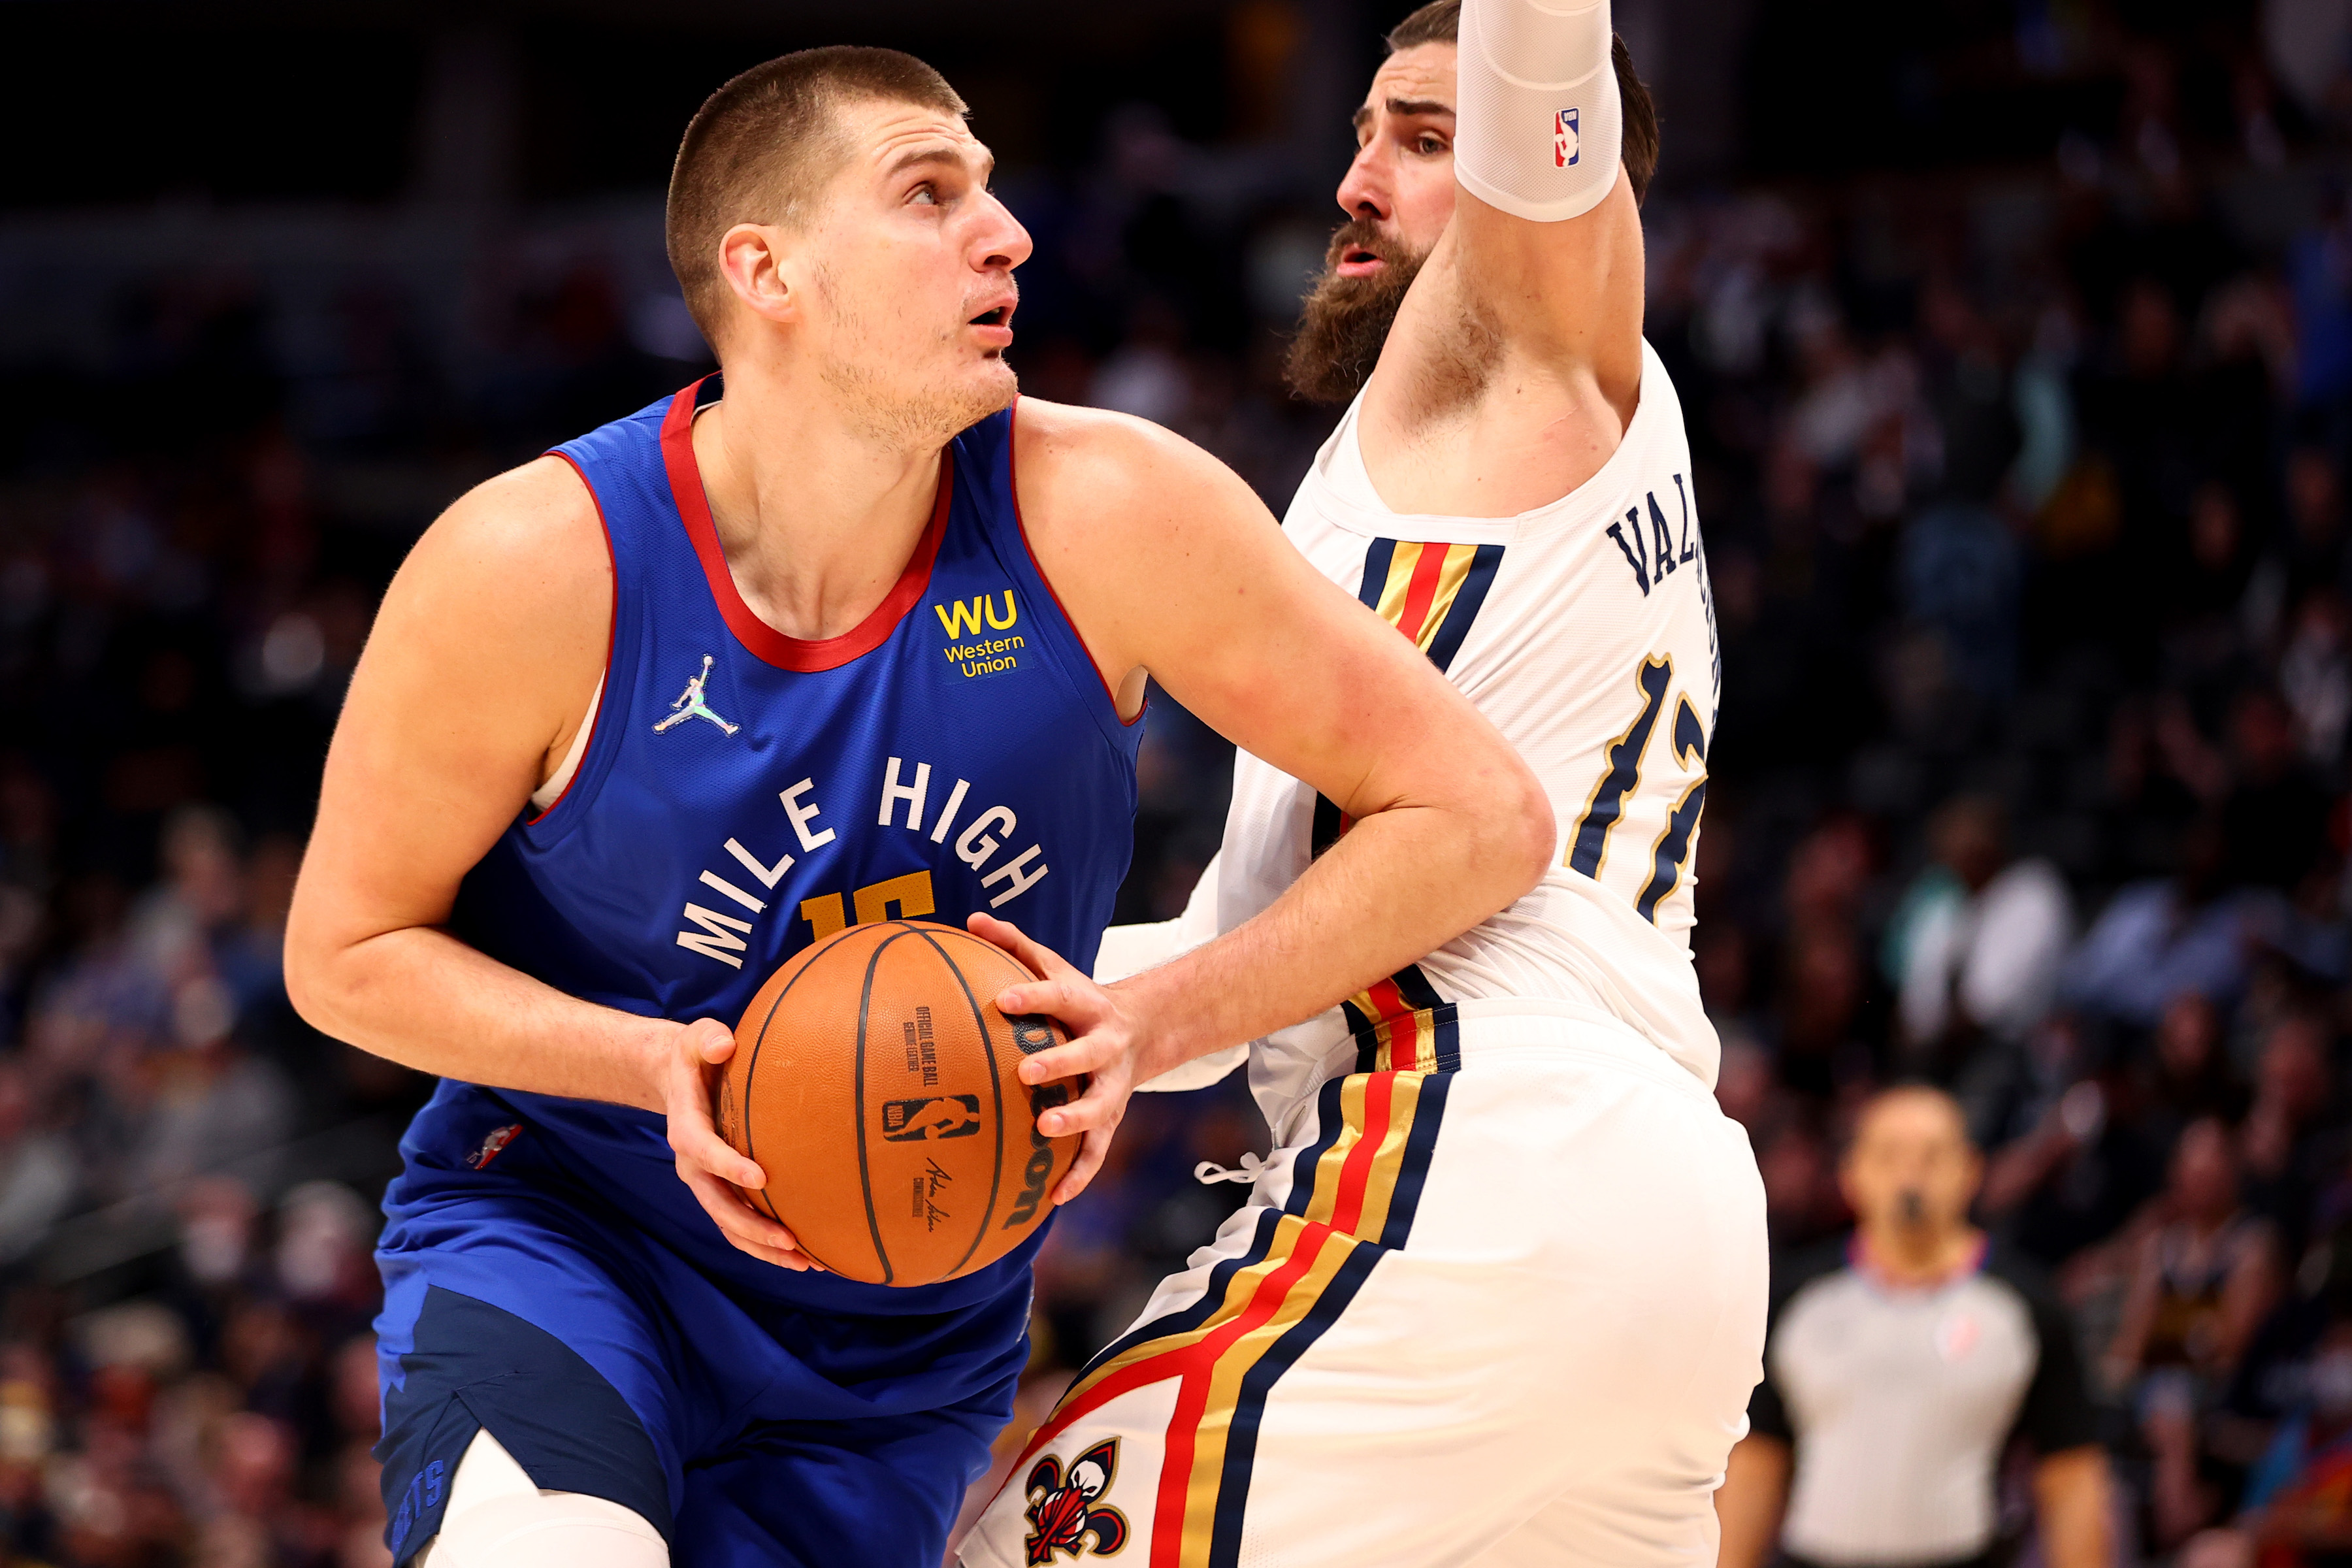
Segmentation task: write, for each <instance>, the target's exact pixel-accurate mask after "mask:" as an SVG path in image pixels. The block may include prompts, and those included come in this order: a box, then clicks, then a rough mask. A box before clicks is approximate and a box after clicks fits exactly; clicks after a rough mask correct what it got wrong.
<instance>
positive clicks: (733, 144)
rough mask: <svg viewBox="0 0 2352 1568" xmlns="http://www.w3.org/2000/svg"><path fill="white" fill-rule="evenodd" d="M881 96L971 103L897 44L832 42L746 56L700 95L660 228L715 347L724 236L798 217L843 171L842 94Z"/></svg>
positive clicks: (849, 98) (961, 110)
mask: <svg viewBox="0 0 2352 1568" xmlns="http://www.w3.org/2000/svg"><path fill="white" fill-rule="evenodd" d="M876 99H879V100H884V101H886V102H899V103H911V104H915V105H917V106H919V107H920V108H924V109H936V110H939V111H940V112H941V113H942V114H950V115H953V116H955V117H957V118H958V119H961V118H962V117H963V115H964V114H966V113H967V112H969V111H968V110H967V109H966V107H965V105H964V101H963V100H962V99H961V98H959V97H958V96H956V90H955V89H953V88H951V87H950V86H949V85H948V82H947V79H946V78H945V77H943V76H941V75H940V73H939V72H938V71H935V70H933V69H932V68H930V67H929V66H928V65H925V64H924V63H923V62H922V61H920V60H919V59H917V58H915V57H914V56H912V55H905V54H900V53H899V52H898V50H896V49H873V48H860V47H852V46H849V45H835V46H833V47H826V48H821V49H802V50H799V51H798V52H796V53H793V54H789V55H780V56H778V57H777V58H774V59H772V60H770V61H768V62H767V63H766V64H764V65H756V66H753V67H752V68H751V69H750V70H747V71H745V72H743V73H742V74H741V75H740V76H738V77H736V78H735V79H733V80H731V81H730V82H728V83H727V84H726V85H725V86H723V87H721V88H720V89H719V90H718V91H717V92H714V93H712V94H711V95H710V96H709V98H707V99H705V100H702V107H701V108H700V109H698V110H695V113H694V119H693V120H692V121H688V124H687V127H686V137H685V140H683V141H681V142H679V143H678V148H677V163H674V164H672V165H671V167H670V175H669V212H668V219H667V233H666V236H665V237H666V239H667V243H668V247H669V265H670V270H671V271H673V272H675V273H677V282H678V287H679V289H682V290H683V291H684V292H685V295H686V308H687V309H688V310H690V311H692V312H693V315H694V324H695V325H696V326H698V327H699V328H701V329H702V335H703V337H704V338H705V339H706V340H708V341H709V343H710V346H711V347H712V348H713V349H716V348H718V346H719V323H720V322H722V321H725V320H726V306H727V280H726V279H725V278H724V277H722V276H721V275H720V273H719V240H720V239H721V238H722V237H724V236H725V235H726V233H727V231H728V230H729V229H730V228H732V227H734V226H736V225H737V224H739V223H775V224H785V225H795V224H800V223H803V222H805V221H806V220H807V218H808V216H809V214H810V210H811V207H812V204H813V203H814V200H815V198H816V197H817V196H818V195H819V194H820V193H822V192H823V191H824V187H825V185H826V184H827V183H828V182H830V181H831V180H832V178H833V176H834V175H835V174H837V173H838V172H839V171H840V168H841V165H842V163H843V162H844V161H845V159H846V158H847V157H848V155H849V152H850V149H849V148H848V146H847V145H846V144H845V142H844V141H843V138H842V132H841V123H840V110H841V109H842V108H843V106H844V105H846V104H850V103H856V102H863V101H868V100H876Z"/></svg>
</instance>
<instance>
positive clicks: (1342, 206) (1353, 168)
mask: <svg viewBox="0 0 2352 1568" xmlns="http://www.w3.org/2000/svg"><path fill="white" fill-rule="evenodd" d="M1380 144H1381V142H1380V138H1379V137H1377V136H1375V137H1373V138H1372V139H1371V140H1370V141H1369V142H1365V143H1364V144H1363V146H1362V147H1361V148H1360V149H1359V150H1358V151H1357V153H1356V156H1355V161H1354V162H1352V163H1349V165H1348V173H1347V174H1346V175H1345V176H1344V177H1343V178H1342V179H1341V180H1340V181H1339V210H1340V211H1342V212H1344V213H1346V214H1347V215H1348V216H1349V217H1360V218H1370V219H1371V220H1372V221H1374V222H1376V223H1385V222H1387V221H1388V219H1389V218H1390V217H1391V216H1394V214H1395V212H1396V193H1395V191H1394V189H1393V188H1392V187H1391V184H1390V183H1389V172H1388V165H1387V164H1386V163H1383V162H1382V161H1381V158H1380V157H1379V156H1378V154H1377V153H1376V151H1375V150H1376V149H1377V148H1378V147H1379V146H1380Z"/></svg>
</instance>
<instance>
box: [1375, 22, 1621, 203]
mask: <svg viewBox="0 0 2352 1568" xmlns="http://www.w3.org/2000/svg"><path fill="white" fill-rule="evenodd" d="M1461 34H1462V0H1430V4H1429V5H1423V7H1422V8H1421V9H1420V10H1418V11H1415V12H1414V13H1413V14H1412V16H1407V17H1406V18H1405V19H1404V20H1403V21H1402V22H1399V23H1398V24H1397V25H1396V26H1393V27H1391V28H1390V29H1389V33H1388V37H1387V38H1386V39H1385V40H1384V41H1385V42H1386V43H1387V45H1388V52H1389V53H1390V54H1392V55H1393V54H1397V53H1399V52H1401V51H1402V50H1405V49H1411V48H1418V47H1420V46H1421V45H1423V44H1453V43H1458V42H1459V41H1460V38H1461ZM1609 57H1610V60H1611V62H1612V64H1614V65H1615V66H1616V68H1617V96H1618V97H1619V98H1620V99H1621V100H1623V102H1624V105H1625V148H1624V159H1625V178H1626V179H1627V180H1628V181H1629V182H1631V184H1633V199H1634V201H1636V202H1639V201H1641V200H1642V198H1643V197H1644V196H1646V195H1649V194H1650V179H1651V176H1652V175H1654V174H1656V173H1657V172H1658V106H1657V102H1656V100H1654V99H1652V98H1651V97H1650V89H1648V88H1647V87H1645V86H1643V83H1642V79H1641V78H1640V77H1638V76H1635V75H1634V74H1633V55H1632V53H1631V52H1629V51H1628V50H1627V49H1626V47H1625V40H1624V37H1622V35H1612V44H1611V47H1610V50H1609Z"/></svg>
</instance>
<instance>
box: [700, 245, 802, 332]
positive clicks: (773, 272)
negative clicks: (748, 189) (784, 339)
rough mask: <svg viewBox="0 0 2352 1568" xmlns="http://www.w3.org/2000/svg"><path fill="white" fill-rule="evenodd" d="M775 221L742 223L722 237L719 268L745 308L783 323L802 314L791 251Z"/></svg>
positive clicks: (763, 318)
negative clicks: (791, 262)
mask: <svg viewBox="0 0 2352 1568" xmlns="http://www.w3.org/2000/svg"><path fill="white" fill-rule="evenodd" d="M783 240H784V237H783V233H782V230H781V229H779V228H777V227H776V226H774V225H773V224H764V223H739V224H737V225H736V226H734V227H733V228H730V229H729V230H728V231H727V232H726V233H725V234H724V235H722V236H720V237H719V275H720V276H721V277H723V278H725V279H727V287H728V288H729V289H732V290H733V291H734V294H735V298H736V299H737V300H740V302H741V303H742V305H743V308H744V309H745V310H750V311H751V313H752V314H753V315H755V316H758V317H761V319H762V320H765V321H774V322H777V323H778V324H779V325H781V324H782V323H784V322H786V321H792V320H793V319H794V317H796V316H797V315H798V314H799V305H800V298H799V290H798V289H796V288H794V287H793V281H792V278H793V272H792V267H791V264H790V261H791V253H790V252H789V251H788V250H786V248H785V247H784V243H783Z"/></svg>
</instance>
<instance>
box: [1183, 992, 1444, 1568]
mask: <svg viewBox="0 0 2352 1568" xmlns="http://www.w3.org/2000/svg"><path fill="white" fill-rule="evenodd" d="M1449 1022H1450V1020H1449ZM1452 1082H1453V1080H1452V1079H1449V1078H1446V1077H1444V1075H1442V1074H1432V1075H1431V1076H1429V1077H1427V1078H1424V1079H1422V1081H1421V1098H1420V1100H1418V1102H1417V1103H1416V1104H1415V1106H1414V1109H1413V1120H1412V1131H1411V1132H1410V1133H1408V1134H1407V1135H1406V1138H1405V1148H1404V1157H1403V1159H1402V1161H1401V1162H1400V1168H1399V1170H1398V1173H1397V1184H1396V1189H1395V1191H1394V1192H1393V1193H1392V1194H1391V1196H1390V1199H1389V1219H1388V1223H1387V1224H1386V1225H1385V1226H1382V1227H1381V1239H1380V1240H1379V1241H1378V1242H1377V1243H1374V1242H1366V1241H1351V1242H1350V1243H1349V1246H1350V1247H1352V1248H1353V1250H1352V1251H1351V1252H1350V1253H1349V1257H1348V1260H1347V1261H1346V1262H1344V1263H1342V1264H1340V1265H1339V1271H1338V1272H1337V1273H1335V1274H1334V1275H1333V1276H1332V1277H1331V1282H1330V1283H1329V1284H1328V1285H1326V1286H1325V1287H1324V1288H1323V1293H1322V1294H1321V1295H1320V1296H1319V1297H1318V1298H1317V1299H1316V1301H1315V1305H1314V1306H1312V1307H1310V1308H1308V1309H1307V1315H1306V1316H1305V1317H1303V1318H1301V1319H1299V1321H1297V1323H1295V1324H1293V1325H1292V1326H1291V1327H1290V1329H1289V1330H1288V1331H1286V1332H1285V1333H1284V1334H1283V1336H1282V1337H1281V1338H1280V1339H1278V1340H1276V1341H1275V1342H1274V1343H1273V1344H1272V1345H1270V1346H1268V1347H1267V1349H1266V1352H1265V1355H1263V1356H1261V1357H1259V1358H1258V1362H1257V1364H1256V1365H1255V1366H1253V1367H1251V1368H1250V1369H1249V1371H1248V1372H1246V1373H1243V1375H1242V1386H1241V1389H1240V1392H1239V1394H1238V1395H1237V1397H1236V1398H1235V1400H1234V1414H1233V1419H1232V1421H1231V1422H1230V1424H1229V1425H1228V1426H1227V1427H1226V1429H1225V1461H1224V1464H1223V1466H1222V1467H1221V1468H1220V1469H1219V1472H1218V1477H1217V1510H1216V1514H1215V1516H1214V1518H1213V1521H1212V1523H1211V1526H1210V1532H1209V1568H1240V1563H1241V1543H1242V1526H1243V1523H1244V1519H1245V1516H1246V1514H1247V1511H1248V1509H1249V1488H1250V1472H1251V1469H1252V1468H1253V1467H1254V1466H1255V1463H1256V1461H1257V1435H1258V1427H1259V1425H1260V1423H1262V1422H1263V1421H1264V1420H1265V1402H1266V1398H1267V1396H1268V1395H1269V1394H1272V1393H1273V1391H1274V1385H1275V1384H1276V1383H1278V1382H1280V1381H1281V1379H1282V1374H1283V1373H1286V1372H1288V1371H1289V1370H1290V1369H1291V1368H1292V1367H1293V1366H1294V1365H1296V1364H1297V1362H1298V1358H1299V1357H1301V1356H1303V1355H1305V1354H1306V1353H1307V1349H1308V1347H1310V1346H1311V1345H1313V1344H1314V1343H1315V1342H1316V1341H1317V1340H1318V1339H1320V1338H1322V1337H1323V1333H1324V1331H1325V1330H1327V1329H1328V1328H1329V1327H1330V1326H1331V1325H1332V1324H1333V1323H1335V1322H1338V1321H1339V1314H1340V1313H1342V1312H1344V1311H1346V1310H1348V1306H1349V1303H1350V1302H1351V1301H1353V1300H1355V1299H1356V1295H1357V1292H1359V1291H1360V1290H1361V1289H1363V1288H1364V1281H1365V1280H1367V1279H1370V1278H1371V1273H1372V1268H1373V1267H1374V1266H1375V1265H1376V1264H1378V1263H1379V1262H1380V1260H1381V1258H1384V1257H1386V1256H1387V1255H1388V1254H1389V1253H1390V1252H1391V1250H1393V1249H1395V1248H1398V1247H1402V1246H1403V1245H1404V1243H1405V1239H1406V1237H1409V1236H1410V1235H1411V1234H1412V1219H1413V1214H1414V1211H1415V1210H1416V1209H1417V1208H1418V1207H1419V1206H1420V1202H1421V1192H1422V1187H1423V1184H1425V1183H1426V1182H1427V1180H1428V1177H1429V1164H1430V1161H1431V1159H1432V1157H1433V1155H1434V1154H1435V1152H1436V1150H1437V1134H1438V1129H1439V1126H1440V1124H1441V1123H1442V1122H1443V1121H1444V1118H1445V1099H1446V1096H1445V1091H1446V1089H1448V1088H1449V1087H1450V1086H1451V1085H1452ZM1333 1087H1336V1085H1326V1086H1325V1088H1326V1089H1327V1090H1328V1089H1331V1088H1333Z"/></svg>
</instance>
